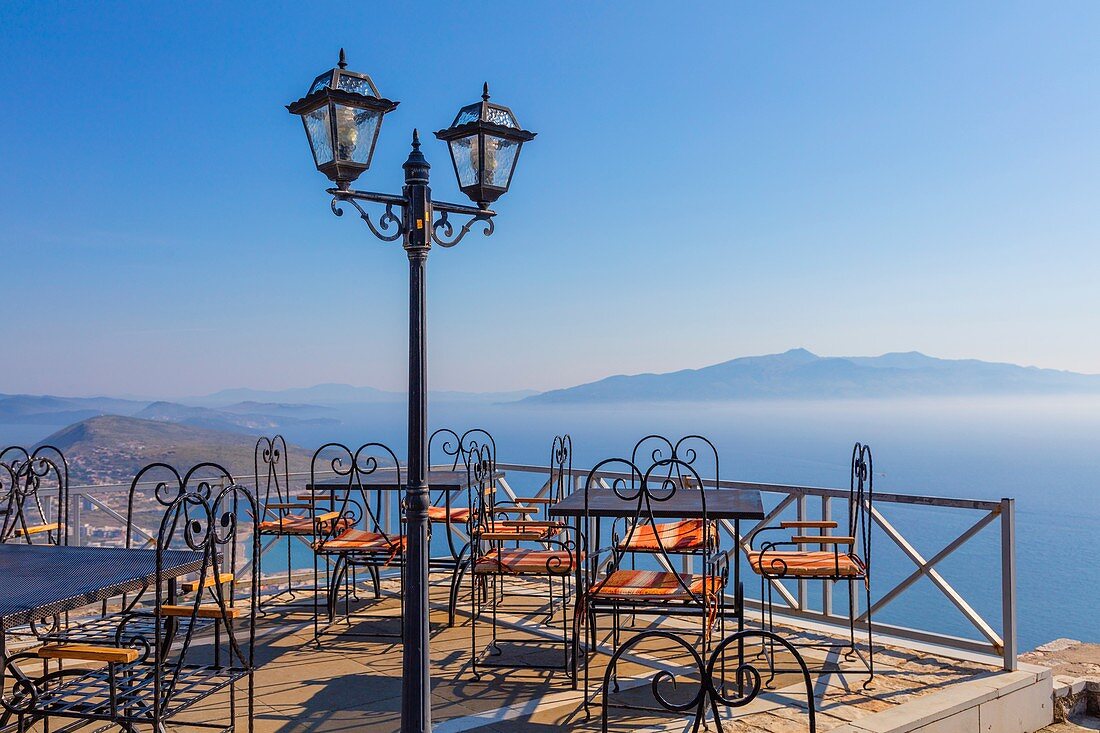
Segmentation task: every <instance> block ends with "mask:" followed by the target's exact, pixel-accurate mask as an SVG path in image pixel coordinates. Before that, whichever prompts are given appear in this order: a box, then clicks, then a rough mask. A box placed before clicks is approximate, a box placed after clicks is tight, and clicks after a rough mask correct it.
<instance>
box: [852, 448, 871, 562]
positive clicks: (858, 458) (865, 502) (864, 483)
mask: <svg viewBox="0 0 1100 733" xmlns="http://www.w3.org/2000/svg"><path fill="white" fill-rule="evenodd" d="M874 477H875V471H874V463H873V462H872V460H871V446H869V445H865V444H863V443H856V444H855V446H854V447H853V448H852V471H851V478H850V482H849V488H848V536H849V537H855V538H856V542H857V543H859V545H857V546H856V547H855V548H854V550H855V551H856V552H861V553H862V554H861V557H862V559H863V563H864V565H865V566H866V568H867V570H868V572H870V569H871V534H872V533H871V529H872V527H873V525H874V522H873V521H872V519H871V517H870V514H871V509H872V507H873V506H874V493H875V492H874V481H875V478H874Z"/></svg>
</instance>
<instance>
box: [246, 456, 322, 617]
mask: <svg viewBox="0 0 1100 733" xmlns="http://www.w3.org/2000/svg"><path fill="white" fill-rule="evenodd" d="M253 466H254V474H253V475H254V478H255V481H256V483H255V486H256V494H257V497H258V498H259V497H262V498H261V504H260V511H261V512H262V514H261V518H260V523H259V525H258V526H259V532H260V537H261V543H262V538H264V537H267V538H270V539H269V540H268V542H269V544H268V545H265V546H264V547H263V551H264V552H266V551H267V550H268V547H270V546H271V545H273V544H275V543H276V542H279V541H285V544H286V588H285V589H283V590H280V591H279V592H278V593H275V594H273V595H269V596H266V597H264V598H263V604H265V605H266V604H270V603H274V602H276V601H278V600H280V599H282V598H287V599H288V600H289V602H290V603H292V604H293V603H294V601H295V600H296V599H297V597H298V596H297V589H295V587H294V558H293V549H294V543H295V541H298V542H301V543H302V545H303V546H305V547H310V540H311V539H312V538H313V535H314V527H313V505H312V504H311V503H310V501H309V498H312V497H307V498H301V497H298V498H295V497H294V496H293V494H292V492H291V488H290V454H289V452H288V451H287V447H286V440H285V439H284V438H283V436H281V435H276V436H275V437H273V438H268V437H261V438H260V439H259V440H257V441H256V448H255V450H254V452H253ZM262 610H263V609H262V608H261V611H262Z"/></svg>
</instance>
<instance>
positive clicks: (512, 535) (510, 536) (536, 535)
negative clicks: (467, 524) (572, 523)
mask: <svg viewBox="0 0 1100 733" xmlns="http://www.w3.org/2000/svg"><path fill="white" fill-rule="evenodd" d="M475 536H476V537H477V538H478V539H482V540H506V541H508V542H512V541H516V542H519V541H528V540H529V541H532V542H541V541H542V540H543V539H545V538H546V535H545V534H544V533H543V532H482V533H481V534H478V535H475Z"/></svg>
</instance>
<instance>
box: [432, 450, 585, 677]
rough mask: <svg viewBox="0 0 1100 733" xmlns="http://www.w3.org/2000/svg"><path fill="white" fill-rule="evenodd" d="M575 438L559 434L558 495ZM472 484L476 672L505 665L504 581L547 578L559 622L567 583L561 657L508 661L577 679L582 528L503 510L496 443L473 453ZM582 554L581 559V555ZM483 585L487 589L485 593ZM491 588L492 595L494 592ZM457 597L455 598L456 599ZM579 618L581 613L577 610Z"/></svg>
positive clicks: (551, 616)
mask: <svg viewBox="0 0 1100 733" xmlns="http://www.w3.org/2000/svg"><path fill="white" fill-rule="evenodd" d="M571 469H572V440H571V438H570V437H569V436H568V435H564V436H555V438H554V443H553V447H552V450H551V469H550V483H551V494H552V495H555V496H558V495H561V494H562V492H564V491H565V490H566V489H567V485H568V484H569V482H570V479H571V476H572V470H571ZM467 470H468V471H469V477H468V484H469V485H471V486H474V487H476V489H475V490H474V491H473V492H472V499H473V500H474V501H475V502H477V505H476V510H475V512H474V513H473V516H475V517H476V519H475V521H474V522H473V524H472V528H471V532H470V537H471V544H470V548H471V558H472V566H473V572H472V573H471V587H470V598H471V603H472V619H471V623H470V643H471V670H472V672H473V674H474V676H475V677H476V676H477V675H478V666H479V665H480V666H502V665H500V664H496V663H494V662H493V661H492V658H493V657H495V656H499V655H500V654H501V649H500V646H499V645H498V637H497V609H498V607H499V606H500V605H501V604H502V603H503V601H504V597H505V587H504V581H505V579H507V578H517V577H543V578H546V580H547V586H548V604H547V623H548V624H551V623H554V622H555V616H556V615H557V614H556V613H555V608H554V607H555V603H554V580H555V579H558V580H560V582H561V600H562V602H561V632H562V638H561V654H562V656H561V662H560V663H534V664H531V663H528V664H521V663H513V664H508V665H506V666H510V667H524V668H528V669H545V670H561V671H565V672H567V673H568V674H569V676H570V679H571V680H572V681H573V683H574V685H575V684H576V674H575V672H576V665H575V663H574V660H575V658H576V648H575V639H576V637H575V635H573V634H571V633H570V622H569V612H568V611H569V594H568V591H567V588H568V583H567V581H568V580H569V578H570V577H572V579H573V581H574V585H576V583H577V582H578V581H579V579H580V567H581V566H580V562H583V557H584V556H583V554H578V553H579V550H580V548H581V547H582V546H583V544H584V543H583V542H582V541H581V540H580V534H581V533H580V530H579V529H577V528H574V527H568V526H565V525H564V524H562V523H558V522H555V523H554V524H553V526H552V527H549V529H548V524H547V523H546V522H545V521H543V520H527V519H519V520H513V519H506V518H504V517H509V516H510V515H509V514H498V509H497V506H496V492H495V491H493V490H492V485H493V479H494V476H495V475H496V463H495V461H494V456H493V453H492V450H491V448H490V446H488V445H484V446H481V447H480V449H478V450H477V451H476V452H472V453H470V454H469V456H468V458H467ZM578 558H579V560H578ZM479 590H480V591H481V592H479ZM490 590H491V595H490V593H489V592H488V591H490ZM452 600H454V599H452ZM485 606H488V608H489V611H490V619H491V629H492V631H491V636H490V641H489V644H488V646H487V647H486V648H485V649H484V650H480V649H478V642H477V625H478V619H479V618H480V617H481V615H482V612H483V610H484V608H485ZM574 618H575V614H574ZM508 643H509V644H511V645H524V644H526V645H530V644H544V643H545V640H543V639H538V640H536V639H510V640H509V641H508Z"/></svg>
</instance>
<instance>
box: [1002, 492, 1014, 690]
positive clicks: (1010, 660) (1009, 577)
mask: <svg viewBox="0 0 1100 733" xmlns="http://www.w3.org/2000/svg"><path fill="white" fill-rule="evenodd" d="M1001 614H1002V617H1003V628H1002V629H1001V638H1002V639H1004V668H1005V671H1007V672H1013V671H1015V670H1016V500H1015V499H1001Z"/></svg>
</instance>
